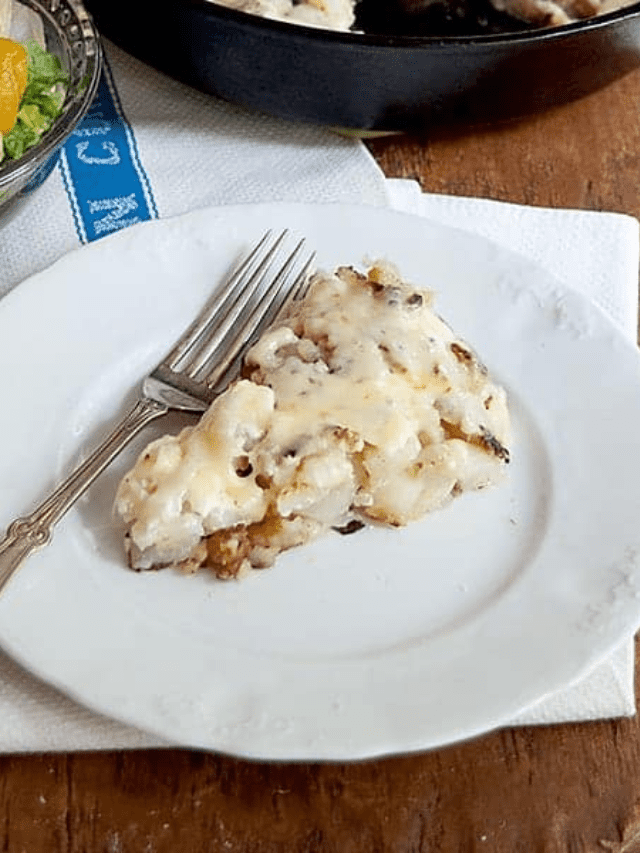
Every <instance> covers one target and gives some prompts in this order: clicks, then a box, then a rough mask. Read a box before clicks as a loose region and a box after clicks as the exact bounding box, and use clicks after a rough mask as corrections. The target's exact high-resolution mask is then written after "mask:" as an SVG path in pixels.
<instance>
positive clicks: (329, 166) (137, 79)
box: [0, 44, 639, 753]
mask: <svg viewBox="0 0 640 853" xmlns="http://www.w3.org/2000/svg"><path fill="white" fill-rule="evenodd" d="M107 55H108V58H109V64H110V69H111V74H112V78H113V79H112V82H113V83H114V84H115V90H114V91H113V96H114V99H115V103H116V106H117V108H118V111H119V119H120V120H121V121H124V127H125V137H126V140H127V144H128V145H129V147H130V149H131V150H132V151H133V152H134V154H135V157H134V161H135V162H134V166H135V169H136V171H137V173H138V175H141V176H142V178H143V179H144V180H143V181H142V184H141V185H144V187H146V189H144V192H145V193H148V195H149V196H151V195H152V203H151V204H150V209H151V210H152V215H154V216H162V217H165V216H173V215H177V214H180V213H183V212H186V211H188V210H193V209H196V208H199V207H203V206H207V205H220V204H225V203H238V202H260V201H303V202H318V203H322V202H350V203H363V204H372V205H388V206H391V207H394V208H396V209H399V210H404V211H406V212H410V213H414V214H417V215H423V216H427V217H430V218H432V219H435V220H438V221H441V222H443V223H447V224H452V225H456V226H458V227H462V228H466V229H467V230H473V231H476V232H478V233H480V234H483V235H484V236H486V237H489V238H491V239H493V240H495V241H497V242H501V243H503V244H505V245H507V246H510V247H511V248H513V249H515V250H517V251H520V252H521V253H522V254H525V255H528V256H529V257H531V258H532V259H534V260H535V261H537V262H538V263H540V264H542V265H543V266H546V267H548V268H549V269H550V270H551V271H552V272H554V273H555V274H556V275H557V276H558V277H559V278H560V279H561V280H563V281H564V282H566V283H567V284H569V285H570V286H573V287H575V288H577V289H580V290H582V291H583V292H584V293H586V294H587V295H588V296H589V297H591V298H593V299H594V300H596V301H597V302H599V303H600V305H601V307H602V308H604V309H605V310H606V311H608V312H609V314H610V315H611V317H612V318H613V319H614V321H615V322H617V323H619V325H620V327H621V328H622V329H623V330H624V331H625V332H626V333H627V334H629V335H630V337H632V338H634V339H635V333H636V319H637V269H638V256H639V250H638V243H639V241H638V225H637V222H636V221H635V220H633V219H631V218H630V217H627V216H622V215H617V214H604V213H590V212H578V211H560V210H547V209H544V210H542V209H536V208H531V207H524V206H517V205H507V204H502V203H497V202H492V201H488V200H481V199H469V198H456V197H450V196H433V195H424V194H423V193H422V192H421V191H420V188H419V186H418V185H417V184H416V183H415V182H413V181H404V180H386V179H385V178H384V176H383V174H382V172H381V171H380V169H379V168H378V166H377V165H376V163H375V161H374V160H373V158H372V157H371V156H370V155H369V153H368V152H367V150H366V148H365V147H364V145H362V144H361V143H360V142H357V141H355V140H350V139H344V138H341V137H339V136H336V135H334V134H332V133H330V132H328V131H325V130H322V129H317V128H312V127H306V126H302V125H292V124H289V123H287V122H281V121H278V120H275V119H271V118H268V117H265V116H261V115H255V114H251V113H247V112H245V111H243V110H241V109H238V108H236V107H234V106H230V105H228V104H224V103H222V102H219V101H216V100H215V99H212V98H209V97H206V96H204V95H201V94H200V93H198V92H195V91H192V90H191V89H189V88H187V87H185V86H183V85H181V84H179V83H177V82H175V81H173V80H170V79H168V78H166V77H165V76H164V75H161V74H159V73H157V72H155V71H153V70H152V69H150V68H147V67H146V66H144V65H142V64H141V63H139V62H137V61H136V60H134V59H131V58H130V57H128V56H126V55H125V54H124V53H122V52H121V51H119V50H117V49H116V48H115V47H113V46H112V45H109V44H108V45H107ZM118 96H119V100H118ZM93 120H94V125H93V126H92V129H91V132H90V133H89V134H85V136H84V137H83V136H82V135H77V136H76V138H75V143H74V144H76V145H77V144H82V142H86V141H87V139H89V141H92V140H93V141H94V142H95V140H96V138H97V140H98V142H100V140H101V139H102V140H103V141H104V139H107V137H102V136H100V134H101V133H102V132H103V130H104V128H103V127H102V125H101V122H102V121H104V115H99V114H98V111H96V114H95V115H94V117H93ZM91 134H93V136H91ZM125 137H123V139H124V138H125ZM72 142H74V140H72ZM118 144H119V143H118ZM105 150H107V149H105ZM108 150H111V149H108ZM65 168H66V167H65V163H64V161H63V162H62V163H61V165H60V166H59V167H58V168H57V169H56V170H55V171H54V172H53V173H52V175H51V177H50V178H49V179H48V180H47V182H46V183H45V184H44V185H43V186H42V187H41V188H40V189H39V190H38V193H37V195H36V196H34V198H33V199H32V200H31V201H30V203H29V205H28V206H27V207H26V208H25V209H23V210H22V211H21V212H20V213H18V214H17V215H16V216H15V218H14V219H13V220H12V221H11V222H10V223H9V224H8V225H6V226H5V228H4V229H2V230H1V231H0V296H1V295H3V294H4V293H6V292H8V291H9V290H10V289H11V288H13V287H14V286H16V285H18V284H19V282H20V281H22V280H23V279H24V278H26V277H27V276H28V275H30V274H32V273H34V272H36V271H38V270H40V269H43V268H44V267H46V266H48V265H49V264H50V263H52V262H53V261H54V260H55V259H56V258H58V257H60V256H61V255H63V254H64V253H66V252H68V251H70V250H72V249H74V248H76V247H78V246H79V245H80V244H81V242H83V240H85V239H88V238H87V235H86V234H84V235H83V230H82V228H80V227H79V226H78V217H79V213H78V207H77V200H75V197H74V194H73V192H70V189H69V173H68V169H67V171H65ZM112 201H113V199H112ZM118 201H119V202H122V201H123V199H122V198H119V199H118ZM124 201H126V198H125V199H124ZM74 205H75V208H74ZM105 205H106V203H102V208H100V207H99V205H97V203H96V204H95V205H94V207H95V209H96V210H99V209H101V210H106V209H108V210H111V211H112V210H113V206H112V207H111V208H108V205H107V206H105ZM118 210H119V213H120V214H122V212H123V211H125V212H126V211H127V210H128V208H127V207H126V205H125V207H122V206H120V208H118ZM129 220H130V221H135V216H131V215H129ZM105 221H106V222H109V221H111V220H108V217H105V219H104V220H103V222H105ZM125 221H126V218H125ZM120 224H122V222H121V223H120ZM85 230H86V229H85ZM107 233H108V232H107ZM87 286H90V283H87ZM0 310H1V306H0ZM633 662H634V655H633V641H632V639H629V640H628V641H627V642H625V643H623V644H622V645H621V646H620V648H619V649H617V650H616V651H615V652H614V653H613V654H612V655H611V656H610V657H609V658H607V659H606V660H605V661H603V662H602V663H600V664H599V665H598V666H597V667H595V669H594V670H593V672H591V673H590V674H589V675H588V676H587V677H585V678H583V679H581V680H580V681H579V682H578V683H576V684H573V685H570V686H568V687H567V689H566V690H563V691H562V692H561V693H559V694H556V695H553V696H549V697H547V698H546V699H544V700H543V701H541V702H539V703H538V704H537V705H536V706H535V707H532V708H531V709H529V711H528V712H527V713H526V714H522V715H521V716H520V717H519V718H518V719H517V720H514V723H518V724H520V723H527V724H529V723H551V722H560V721H567V720H585V719H596V718H602V717H617V716H628V715H632V714H634V712H635V703H634V686H633ZM167 745H168V744H165V743H163V742H161V741H159V740H158V739H157V738H155V737H151V736H149V735H147V734H145V733H143V732H140V731H138V730H136V729H133V728H130V727H127V726H123V725H120V724H119V723H116V722H114V721H112V720H109V719H105V718H103V717H100V716H98V715H96V714H94V713H92V712H90V711H88V710H86V709H84V708H82V707H81V706H79V705H77V704H75V703H74V702H73V701H71V700H70V699H68V698H66V697H65V696H63V695H62V694H60V693H59V692H58V691H56V690H55V689H53V688H51V687H49V686H48V685H46V684H43V683H41V682H39V681H38V680H37V679H35V678H34V677H32V676H31V675H30V674H29V673H28V672H26V671H25V670H23V669H22V668H21V667H19V666H18V665H17V664H15V663H14V662H13V661H12V660H11V659H10V658H9V657H7V656H6V655H3V654H2V653H0V752H5V753H7V752H39V751H54V750H64V751H71V750H96V749H130V748H142V747H156V746H167Z"/></svg>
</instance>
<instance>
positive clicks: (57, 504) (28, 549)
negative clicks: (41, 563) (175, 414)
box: [0, 399, 169, 591]
mask: <svg viewBox="0 0 640 853" xmlns="http://www.w3.org/2000/svg"><path fill="white" fill-rule="evenodd" d="M168 411H169V407H168V406H166V405H165V404H163V403H157V402H155V401H154V400H149V399H141V400H139V401H138V402H137V403H136V405H135V406H134V407H133V409H131V411H130V412H129V414H128V415H126V416H125V417H124V418H123V419H122V420H121V421H120V423H119V424H118V425H117V426H116V427H115V429H114V430H113V431H112V432H111V433H110V434H109V435H108V436H107V437H106V438H105V440H104V441H103V442H102V444H101V445H100V446H99V447H98V448H97V449H96V450H94V452H93V453H92V454H91V455H90V456H89V457H88V458H87V459H86V460H85V461H84V462H83V463H82V464H80V465H79V466H78V467H77V468H76V469H75V470H74V471H73V472H72V473H71V474H70V476H69V477H67V479H66V480H64V482H62V483H61V484H60V485H59V486H58V488H57V489H56V490H55V491H54V492H53V493H52V494H51V495H50V496H49V497H48V498H47V499H46V500H45V501H43V503H41V504H40V506H38V507H37V508H36V509H35V510H34V511H33V512H32V513H31V514H30V515H27V516H25V517H24V518H17V519H16V520H15V521H14V522H12V523H11V524H10V525H9V527H8V529H7V534H6V536H5V537H4V539H3V540H1V541H0V591H1V590H2V589H3V588H4V585H5V584H6V583H7V581H8V580H9V578H11V576H12V575H13V573H14V572H15V571H16V570H17V569H18V568H19V567H20V566H21V564H22V562H23V561H24V560H25V559H26V558H27V557H28V556H29V555H30V554H32V553H33V552H34V551H37V550H38V549H39V548H42V547H43V546H44V545H46V544H47V543H48V542H49V541H50V539H51V535H52V533H53V528H54V526H55V525H56V524H57V522H58V521H60V519H61V518H62V517H63V515H64V514H65V513H66V512H67V511H68V510H69V509H70V508H71V507H72V506H73V504H74V503H75V502H76V501H77V500H78V498H79V497H80V496H81V495H82V494H83V493H84V492H85V491H86V490H87V489H88V488H89V486H90V485H91V484H92V483H93V481H94V480H95V479H96V478H97V477H98V475H99V474H101V473H102V471H104V469H105V468H106V467H107V466H108V465H109V463H110V462H111V461H112V460H113V459H115V457H116V456H117V455H118V454H119V453H120V451H121V450H123V449H124V448H125V447H126V445H127V444H128V443H129V442H130V441H131V439H132V438H133V437H134V436H135V435H137V433H138V432H140V430H141V429H142V428H143V427H145V426H146V425H147V424H149V423H151V421H153V420H155V419H156V418H159V417H160V416H161V415H164V414H166V413H167V412H168Z"/></svg>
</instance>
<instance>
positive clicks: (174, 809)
mask: <svg viewBox="0 0 640 853" xmlns="http://www.w3.org/2000/svg"><path fill="white" fill-rule="evenodd" d="M639 106H640V71H639V72H637V73H633V74H631V75H629V76H628V77H626V78H625V79H623V80H621V81H619V82H618V83H616V84H614V85H612V86H610V87H609V88H608V89H606V90H605V91H602V92H600V93H598V94H596V95H592V96H590V97H589V98H587V99H585V100H583V101H581V102H580V103H577V104H573V105H570V106H566V107H563V108H561V109H558V110H556V111H554V112H551V113H549V114H547V115H544V116H541V117H538V118H535V119H531V120H528V121H526V122H522V123H519V124H517V125H512V126H505V127H500V128H490V129H476V130H475V131H473V132H467V133H459V134H456V135H437V134H434V135H425V136H424V137H422V138H417V137H410V138H405V137H388V138H385V139H382V140H377V141H375V142H371V143H369V146H370V149H371V151H372V152H373V154H374V155H375V157H376V158H377V159H378V161H379V163H380V164H381V166H382V168H383V169H384V171H385V172H386V174H387V175H389V176H396V177H412V178H416V179H418V180H419V181H420V183H421V185H422V187H423V189H424V190H426V191H433V192H442V193H453V194H459V195H477V196H485V197H489V198H495V199H504V200H509V201H515V202H523V203H526V204H535V205H549V206H562V207H577V208H588V209H594V210H614V211H620V212H626V213H630V214H633V215H634V216H640V111H639ZM638 523H640V507H639V512H638ZM3 851H5V852H6V853H81V851H82V852H83V853H84V851H91V853H129V851H132V853H205V851H207V853H208V852H209V851H222V853H285V851H286V853H381V851H385V853H386V851H389V853H427V851H429V853H432V852H433V853H435V851H437V853H472V851H479V853H640V726H639V724H638V722H637V721H636V720H622V721H607V722H599V723H590V724H580V725H562V726H553V727H548V728H534V727H532V728H521V729H515V730H507V731H502V732H498V733H494V734H490V735H487V736H485V737H483V738H480V739H478V740H476V741H473V742H469V743H465V744H461V745H458V746H454V747H450V748H447V749H443V750H439V751H436V752H432V753H429V754H425V755H414V756H408V757H397V758H388V759H385V760H380V761H372V762H365V763H356V764H329V765H319V764H302V765H278V764H260V763H251V762H246V761H239V760H235V759H232V758H226V757H220V756H216V755H207V754H202V753H197V752H188V751H180V750H168V751H165V750H162V751H143V752H132V753H105V754H75V755H42V756H15V757H11V756H9V757H0V853H3Z"/></svg>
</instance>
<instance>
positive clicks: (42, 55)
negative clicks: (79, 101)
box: [0, 41, 69, 160]
mask: <svg viewBox="0 0 640 853" xmlns="http://www.w3.org/2000/svg"><path fill="white" fill-rule="evenodd" d="M24 47H25V49H26V51H27V53H28V55H29V65H28V70H27V74H28V78H27V88H26V89H25V92H24V95H23V96H22V100H21V101H20V109H19V110H18V116H17V119H16V123H15V125H14V126H13V128H12V129H11V130H10V131H9V133H6V134H5V135H4V136H3V137H2V152H1V153H2V156H0V160H2V159H4V157H8V158H10V159H11V160H17V159H18V157H22V155H23V154H24V153H25V151H27V150H28V149H29V148H33V146H34V145H37V143H38V142H39V141H40V138H41V137H42V135H43V134H44V133H45V132H46V131H47V130H49V128H50V127H51V125H52V124H53V122H54V121H55V120H56V118H57V117H58V116H59V115H60V113H61V112H62V104H63V102H64V91H65V88H66V87H67V86H68V84H69V77H68V75H67V74H66V73H65V72H64V70H63V68H62V65H61V64H60V60H59V59H58V57H57V56H54V54H52V53H49V52H48V51H46V50H43V49H42V48H41V47H40V45H39V44H38V43H37V42H35V41H29V42H27V44H25V45H24Z"/></svg>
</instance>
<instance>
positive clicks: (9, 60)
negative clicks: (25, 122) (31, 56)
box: [0, 38, 28, 133]
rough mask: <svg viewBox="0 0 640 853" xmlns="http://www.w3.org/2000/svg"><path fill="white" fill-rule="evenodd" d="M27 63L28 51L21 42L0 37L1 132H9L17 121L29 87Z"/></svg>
mask: <svg viewBox="0 0 640 853" xmlns="http://www.w3.org/2000/svg"><path fill="white" fill-rule="evenodd" d="M27 64H28V58H27V52H26V50H25V49H24V48H23V47H22V45H21V44H18V43H17V42H15V41H11V39H5V38H0V133H8V132H9V131H10V130H11V128H12V127H13V126H14V124H15V123H16V116H17V115H18V109H19V108H20V101H21V99H22V96H23V94H24V90H25V89H26V88H27Z"/></svg>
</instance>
